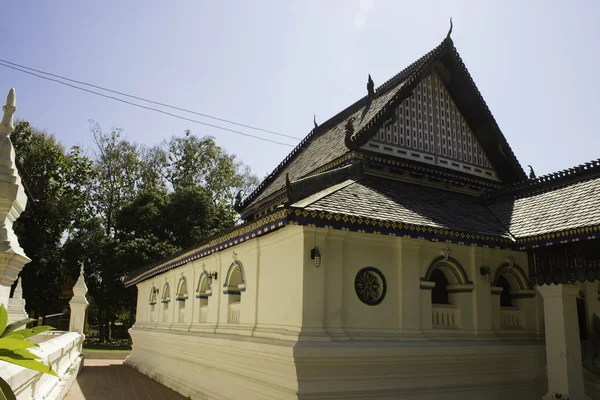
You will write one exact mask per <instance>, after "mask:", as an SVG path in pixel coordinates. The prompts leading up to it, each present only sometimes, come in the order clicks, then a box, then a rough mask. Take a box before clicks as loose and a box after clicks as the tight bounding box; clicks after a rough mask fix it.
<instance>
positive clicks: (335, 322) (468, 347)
mask: <svg viewBox="0 0 600 400" xmlns="http://www.w3.org/2000/svg"><path fill="white" fill-rule="evenodd" d="M314 247H318V248H319V250H320V252H321V255H322V264H321V266H320V268H316V267H315V265H314V261H313V260H312V259H311V257H310V250H311V249H313V248H314ZM234 252H235V254H236V257H237V260H238V261H239V262H241V263H242V265H243V269H244V276H245V284H246V287H245V292H242V293H241V302H240V305H239V308H240V311H239V313H240V314H239V315H240V316H239V323H229V322H228V309H229V298H228V296H230V295H228V294H224V293H223V282H224V281H225V279H226V275H227V270H228V269H229V267H230V265H231V264H232V262H233V260H234V259H233V256H234ZM444 254H445V255H446V256H448V257H449V258H450V259H451V260H453V261H454V262H456V263H459V264H460V265H461V266H462V268H463V269H464V272H465V273H466V277H467V280H468V282H466V283H465V282H463V283H460V284H459V282H453V281H452V278H451V279H450V283H451V286H452V288H453V292H452V293H450V301H451V303H453V304H452V305H450V306H448V307H449V308H451V309H452V310H458V311H453V312H457V313H459V314H457V315H460V324H459V325H458V326H445V327H440V326H438V325H433V323H432V312H433V311H432V310H433V309H435V308H436V306H435V305H433V306H432V304H431V290H430V289H431V284H428V283H427V282H423V280H422V278H424V277H425V276H426V273H427V270H428V268H429V267H430V265H431V263H432V262H433V261H434V260H435V259H436V258H440V257H443V256H444ZM508 256H512V257H513V258H514V263H515V264H517V265H519V266H521V267H523V268H525V266H526V265H527V262H526V261H527V260H526V254H524V253H520V252H514V251H504V250H497V249H491V248H483V247H474V246H462V245H456V244H448V243H437V242H429V241H425V240H416V239H410V238H398V237H393V236H382V235H374V234H366V233H356V232H347V231H339V230H327V229H320V228H314V227H301V226H287V227H285V228H282V229H280V230H278V231H276V232H273V233H270V234H269V235H266V236H263V237H260V238H254V239H252V240H249V241H247V242H243V243H241V244H238V245H236V246H235V247H233V248H230V249H224V250H222V251H220V252H218V253H214V254H212V255H210V256H208V257H205V258H202V259H200V260H196V261H193V262H190V263H188V264H185V265H183V266H180V267H178V268H175V269H173V270H170V271H167V272H165V273H163V274H161V275H157V276H155V277H154V278H151V279H148V280H146V281H144V282H141V283H139V284H138V285H137V287H138V309H137V310H138V312H137V320H136V324H135V326H134V327H133V328H132V330H131V335H132V338H133V342H134V345H133V352H132V354H131V356H130V358H129V359H128V363H129V364H130V365H133V366H134V367H136V368H138V369H140V370H141V371H142V372H144V373H147V374H149V375H151V376H153V377H155V378H156V379H158V380H159V381H162V382H164V383H165V384H167V385H169V386H171V387H173V388H174V389H176V390H179V391H180V392H182V393H183V394H185V395H188V396H191V397H192V398H215V399H233V398H236V397H238V398H239V396H240V395H241V394H242V393H243V395H244V398H256V399H262V398H280V399H284V398H340V399H341V398H352V397H355V398H365V396H366V397H369V398H371V397H375V396H379V397H378V398H397V396H398V395H408V394H412V395H413V396H414V397H410V398H415V399H417V398H418V399H428V398H455V397H439V396H441V394H443V393H453V395H456V396H460V397H456V398H461V399H463V398H464V399H470V398H472V399H479V398H498V399H499V398H501V397H493V395H492V394H493V393H495V392H497V391H498V390H500V389H502V388H504V389H507V390H508V389H510V390H511V391H512V393H514V395H513V396H511V397H512V398H515V399H520V398H522V399H528V398H534V397H528V396H532V394H534V395H535V396H538V394H539V396H538V397H541V395H542V394H543V388H544V386H545V382H544V376H545V375H544V362H545V361H544V360H545V358H544V354H545V350H544V343H543V341H542V340H540V339H541V338H542V337H543V316H542V310H543V308H542V307H541V304H542V303H541V302H540V299H539V295H538V294H537V293H536V292H527V293H523V292H520V294H521V295H527V296H529V297H523V298H519V299H517V298H515V301H514V305H515V307H513V308H511V309H509V310H504V309H501V308H500V302H499V295H498V293H499V291H498V289H495V288H493V286H492V285H491V284H490V283H488V281H487V280H486V279H485V277H482V276H481V275H480V273H479V268H480V267H481V266H482V265H487V266H490V267H491V270H492V271H491V273H492V277H493V276H494V275H495V273H496V270H497V269H498V268H500V267H501V266H502V265H503V264H506V262H507V257H508ZM202 264H204V265H205V268H206V270H207V271H210V272H213V271H216V272H217V273H218V279H217V280H216V281H214V282H213V284H212V295H211V296H210V297H209V298H208V304H207V306H208V313H207V317H206V322H199V316H200V311H199V310H200V300H199V299H196V296H195V294H196V293H195V290H196V285H197V284H198V279H199V278H200V274H201V273H202V268H201V265H202ZM366 266H371V267H375V268H377V269H378V270H379V271H381V272H382V273H383V274H384V276H385V279H386V282H387V293H386V296H385V299H384V300H383V301H382V302H381V303H380V304H379V305H377V306H368V305H366V304H363V303H362V302H361V301H360V300H359V299H358V297H357V295H356V293H355V291H354V279H355V277H356V274H357V272H358V271H359V270H360V269H361V268H363V267H366ZM182 274H183V276H185V277H186V279H187V281H188V293H189V297H188V299H187V300H186V301H185V318H184V320H185V322H184V323H179V322H177V321H178V313H177V309H178V308H177V306H178V305H177V303H178V302H176V301H175V290H176V288H177V282H178V280H179V279H180V277H181V276H182ZM165 281H166V282H169V285H170V288H171V301H170V302H169V303H168V314H167V315H168V320H167V322H157V321H162V306H163V304H162V303H160V298H161V297H162V291H163V285H164V283H165ZM153 285H154V286H155V287H157V288H159V290H160V292H159V294H158V296H157V300H158V302H157V304H156V306H155V308H156V311H155V314H154V317H153V318H152V319H153V321H152V322H151V321H150V317H149V315H150V314H149V313H150V308H151V306H150V305H149V304H148V303H149V301H148V300H149V296H150V290H151V288H152V287H153ZM511 289H512V287H511ZM517 289H518V288H517ZM517 292H518V291H517ZM494 293H496V294H494ZM438 308H439V307H438ZM445 310H446V309H444V308H441V312H445ZM508 314H510V315H509V316H512V315H514V314H518V315H519V317H520V319H519V321H522V323H521V325H520V326H514V327H508V328H510V329H506V328H507V326H502V323H501V321H502V318H504V317H505V316H506V315H508ZM499 321H500V322H499ZM515 321H516V319H515ZM485 393H487V394H485ZM367 394H368V396H367ZM202 396H205V397H202ZM435 396H438V397H435ZM481 396H484V397H481ZM490 396H491V397H490Z"/></svg>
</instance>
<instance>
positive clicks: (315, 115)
mask: <svg viewBox="0 0 600 400" xmlns="http://www.w3.org/2000/svg"><path fill="white" fill-rule="evenodd" d="M313 123H314V124H315V129H317V128H318V127H319V124H317V114H314V118H313Z"/></svg>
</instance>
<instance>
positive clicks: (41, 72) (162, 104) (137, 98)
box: [0, 58, 302, 140]
mask: <svg viewBox="0 0 600 400" xmlns="http://www.w3.org/2000/svg"><path fill="white" fill-rule="evenodd" d="M0 62H3V63H5V64H10V65H13V66H16V67H19V68H24V69H27V70H30V71H35V72H38V73H40V74H44V75H48V76H53V77H55V78H59V79H62V80H65V81H68V82H73V83H77V84H80V85H85V86H89V87H93V88H96V89H100V90H104V91H106V92H110V93H115V94H118V95H121V96H125V97H129V98H132V99H136V100H141V101H144V102H146V103H151V104H156V105H158V106H163V107H167V108H171V109H174V110H179V111H183V112H187V113H190V114H195V115H199V116H201V117H205V118H210V119H214V120H216V121H221V122H226V123H228V124H232V125H237V126H241V127H244V128H248V129H253V130H256V131H260V132H265V133H270V134H272V135H277V136H282V137H286V138H290V139H296V140H301V139H302V138H299V137H295V136H290V135H286V134H284V133H279V132H275V131H270V130H268V129H262V128H257V127H255V126H252V125H246V124H241V123H239V122H235V121H230V120H228V119H224V118H218V117H214V116H212V115H208V114H202V113H199V112H197V111H193V110H188V109H186V108H181V107H177V106H172V105H170V104H166V103H161V102H158V101H154V100H149V99H146V98H144V97H138V96H134V95H131V94H127V93H123V92H119V91H117V90H112V89H108V88H105V87H102V86H98V85H94V84H91V83H87V82H83V81H78V80H76V79H71V78H67V77H65V76H61V75H57V74H52V73H50V72H45V71H41V70H39V69H35V68H31V67H28V66H26V65H21V64H17V63H14V62H11V61H7V60H3V59H1V58H0Z"/></svg>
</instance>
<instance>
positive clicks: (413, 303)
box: [396, 238, 431, 338]
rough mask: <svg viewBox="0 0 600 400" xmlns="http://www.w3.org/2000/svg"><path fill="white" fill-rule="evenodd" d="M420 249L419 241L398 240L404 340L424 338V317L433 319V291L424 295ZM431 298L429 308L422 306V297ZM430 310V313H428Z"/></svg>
mask: <svg viewBox="0 0 600 400" xmlns="http://www.w3.org/2000/svg"><path fill="white" fill-rule="evenodd" d="M420 247H421V243H420V241H418V240H414V239H406V238H398V239H397V247H396V249H397V257H398V263H399V273H398V288H399V289H400V296H399V303H398V313H399V315H398V321H399V332H398V333H399V334H400V335H401V336H402V337H404V338H422V336H423V330H422V329H423V328H421V325H422V322H424V321H422V316H423V315H424V314H425V316H426V318H427V317H428V318H429V319H431V291H430V290H428V288H426V289H424V290H425V292H427V294H426V295H423V294H422V292H423V289H422V286H421V285H420V284H421V276H420V271H419V265H420ZM422 296H424V297H425V298H427V296H428V297H429V308H428V306H427V304H425V305H421V304H420V303H421V297H422ZM427 310H429V311H427ZM426 327H428V325H427V324H426Z"/></svg>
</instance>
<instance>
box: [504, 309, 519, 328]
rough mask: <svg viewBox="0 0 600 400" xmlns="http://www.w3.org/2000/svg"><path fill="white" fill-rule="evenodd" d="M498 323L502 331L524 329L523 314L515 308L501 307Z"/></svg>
mask: <svg viewBox="0 0 600 400" xmlns="http://www.w3.org/2000/svg"><path fill="white" fill-rule="evenodd" d="M500 321H501V326H502V329H524V327H523V313H522V312H521V310H520V309H519V308H517V307H502V309H501V310H500Z"/></svg>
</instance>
